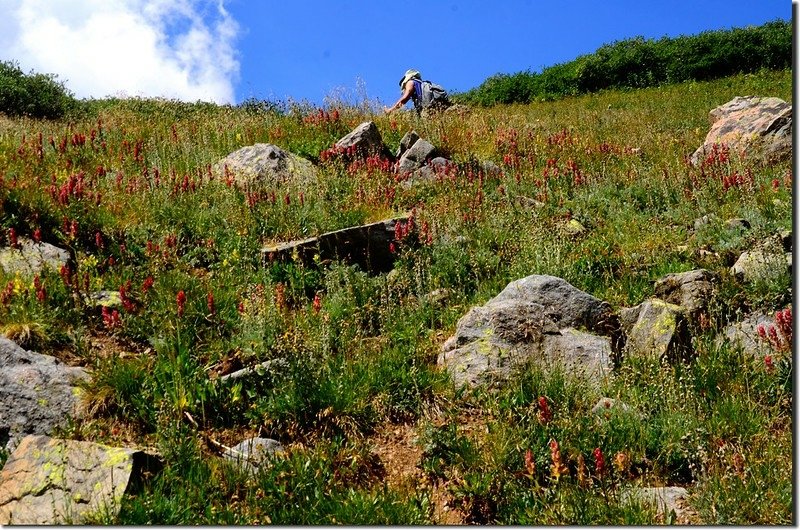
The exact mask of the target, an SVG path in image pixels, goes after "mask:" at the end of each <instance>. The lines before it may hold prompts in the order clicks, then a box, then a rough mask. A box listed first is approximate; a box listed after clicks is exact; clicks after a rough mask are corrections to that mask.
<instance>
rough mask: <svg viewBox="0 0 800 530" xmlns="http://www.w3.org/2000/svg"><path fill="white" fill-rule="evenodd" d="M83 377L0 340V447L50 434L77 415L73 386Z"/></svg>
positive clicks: (78, 370) (52, 359)
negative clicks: (30, 437) (24, 438)
mask: <svg viewBox="0 0 800 530" xmlns="http://www.w3.org/2000/svg"><path fill="white" fill-rule="evenodd" d="M86 377H88V375H87V373H86V371H85V370H84V369H83V368H78V367H71V366H66V365H64V364H62V363H61V362H59V361H58V360H57V359H56V358H55V357H51V356H49V355H42V354H40V353H36V352H30V351H27V350H23V349H22V348H20V347H19V346H18V345H17V344H15V343H14V342H12V341H10V340H8V339H7V338H5V337H3V336H0V435H2V436H0V446H3V445H5V446H6V447H7V448H8V449H13V447H14V446H15V445H16V443H17V442H18V441H19V439H20V438H22V436H24V435H25V434H50V433H51V432H52V431H53V429H54V428H56V427H57V426H62V425H64V424H65V423H66V421H67V419H68V418H69V417H70V416H74V415H76V414H78V412H79V405H80V390H79V388H78V386H77V385H78V382H79V381H80V380H82V379H85V378H86ZM3 433H5V435H3ZM2 438H7V439H2Z"/></svg>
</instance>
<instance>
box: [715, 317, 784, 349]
mask: <svg viewBox="0 0 800 530" xmlns="http://www.w3.org/2000/svg"><path fill="white" fill-rule="evenodd" d="M774 324H775V319H774V317H772V316H769V315H767V314H766V313H763V312H756V313H751V314H749V315H747V316H746V317H745V318H744V319H742V320H741V321H739V322H734V323H732V324H729V325H728V326H726V327H725V329H724V330H723V331H722V336H721V337H719V339H720V341H721V340H727V342H728V344H729V345H730V346H731V347H732V348H737V349H740V350H742V351H743V352H744V353H745V354H746V355H750V356H753V357H763V356H764V355H767V354H771V353H773V351H772V347H771V346H770V344H769V342H768V341H764V340H762V339H761V338H760V337H759V335H758V326H759V325H763V326H764V327H765V328H768V327H769V326H770V325H774Z"/></svg>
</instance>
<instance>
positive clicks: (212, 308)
mask: <svg viewBox="0 0 800 530" xmlns="http://www.w3.org/2000/svg"><path fill="white" fill-rule="evenodd" d="M206 304H207V305H208V312H209V313H210V314H211V315H212V316H213V315H215V314H217V308H216V307H215V306H214V293H212V292H211V291H208V294H207V295H206Z"/></svg>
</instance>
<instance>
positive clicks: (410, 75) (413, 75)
mask: <svg viewBox="0 0 800 530" xmlns="http://www.w3.org/2000/svg"><path fill="white" fill-rule="evenodd" d="M410 79H422V75H420V73H419V72H418V71H416V70H406V74H405V75H404V76H403V77H402V78H400V88H403V87H404V86H406V83H408V81H409V80H410Z"/></svg>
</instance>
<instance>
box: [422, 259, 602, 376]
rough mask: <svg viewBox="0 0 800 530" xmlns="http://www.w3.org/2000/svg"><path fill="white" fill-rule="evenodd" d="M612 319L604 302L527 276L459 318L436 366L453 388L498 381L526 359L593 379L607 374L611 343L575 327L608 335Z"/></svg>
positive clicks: (548, 280) (561, 282) (543, 278)
mask: <svg viewBox="0 0 800 530" xmlns="http://www.w3.org/2000/svg"><path fill="white" fill-rule="evenodd" d="M614 321H616V316H615V315H613V314H612V313H611V309H610V306H609V305H608V304H607V303H605V302H602V301H600V300H598V299H597V298H594V297H593V296H591V295H589V294H587V293H584V292H582V291H580V290H578V289H576V288H575V287H573V286H572V285H570V284H569V283H567V282H566V281H564V280H563V279H561V278H556V277H554V276H536V275H535V276H529V277H527V278H522V279H521V280H517V281H515V282H511V283H510V284H509V285H508V286H506V288H505V289H504V290H503V291H501V292H500V293H499V294H498V295H497V296H495V297H494V298H492V299H491V300H489V301H488V302H487V303H486V304H484V305H483V306H478V307H473V308H471V309H470V310H469V311H468V312H467V313H466V314H465V315H464V316H463V317H461V319H459V321H458V323H457V325H456V331H455V334H454V335H453V336H452V337H450V338H449V339H448V340H447V341H445V343H444V344H443V345H442V351H441V353H440V354H439V358H438V363H439V364H440V365H442V366H444V367H445V368H446V369H447V370H448V372H449V373H450V375H451V376H452V377H453V380H454V382H455V383H456V385H457V386H461V385H471V386H474V385H479V384H485V383H490V382H495V381H502V380H504V379H506V378H508V377H509V376H510V375H511V374H512V372H513V371H514V370H516V369H518V368H519V367H520V366H522V365H523V364H525V363H527V362H531V361H532V362H536V363H538V364H540V365H542V366H543V367H545V368H551V367H556V366H558V367H561V368H563V369H565V370H567V371H568V372H569V373H571V374H572V375H575V376H578V377H582V378H584V379H586V380H589V381H598V380H600V379H602V378H604V377H605V376H606V375H607V374H608V373H609V372H610V370H611V357H612V341H611V340H610V339H609V337H603V336H597V335H594V334H592V333H587V332H584V331H579V330H577V329H575V328H576V327H582V328H587V329H589V330H593V331H595V332H598V331H600V332H603V331H612V330H613V325H612V322H614Z"/></svg>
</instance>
